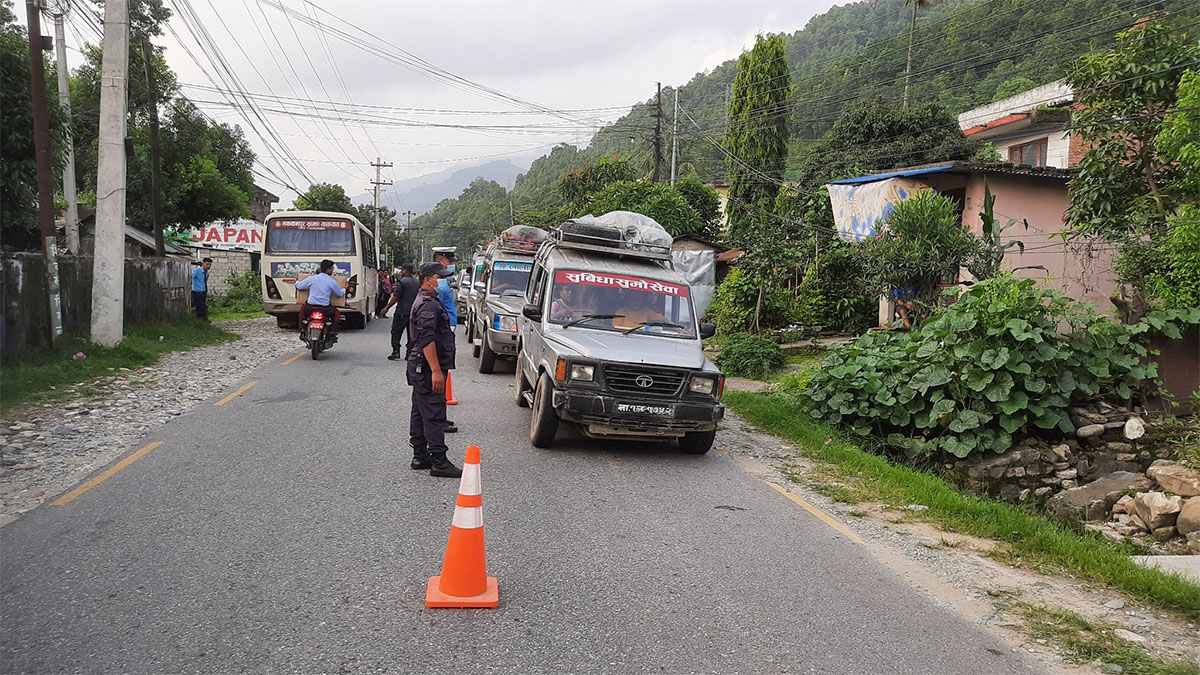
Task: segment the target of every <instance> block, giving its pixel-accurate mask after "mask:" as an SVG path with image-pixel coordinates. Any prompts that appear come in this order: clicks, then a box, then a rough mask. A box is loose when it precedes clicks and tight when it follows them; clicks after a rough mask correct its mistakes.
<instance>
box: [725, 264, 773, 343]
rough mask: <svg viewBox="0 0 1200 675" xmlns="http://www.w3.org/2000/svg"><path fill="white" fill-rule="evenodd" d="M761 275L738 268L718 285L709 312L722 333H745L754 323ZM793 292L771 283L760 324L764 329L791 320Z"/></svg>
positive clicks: (764, 299)
mask: <svg viewBox="0 0 1200 675" xmlns="http://www.w3.org/2000/svg"><path fill="white" fill-rule="evenodd" d="M762 283H763V281H762V279H761V278H759V277H756V276H752V275H748V274H746V273H745V272H744V271H742V270H740V269H736V268H735V269H734V270H733V271H731V272H730V273H729V276H727V277H725V280H724V281H722V282H721V283H720V285H718V286H717V290H716V293H715V295H714V296H713V303H712V305H710V306H709V308H708V315H709V317H710V318H711V319H712V320H713V322H714V323H716V324H717V329H718V330H720V331H721V332H722V333H745V332H747V331H749V330H751V329H752V328H753V325H754V306H755V304H757V303H758V289H759V287H760V286H761V285H762ZM792 301H793V298H792V295H791V294H790V293H788V292H787V289H785V288H782V287H779V286H767V288H766V289H765V291H764V293H763V300H762V315H761V316H760V317H759V324H760V326H761V327H762V328H764V329H769V328H780V327H783V326H786V325H788V324H789V323H791V319H792Z"/></svg>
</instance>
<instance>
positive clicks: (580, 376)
mask: <svg viewBox="0 0 1200 675" xmlns="http://www.w3.org/2000/svg"><path fill="white" fill-rule="evenodd" d="M595 375H596V366H589V365H585V364H582V363H573V364H571V380H572V381H575V382H591V381H592V378H593V377H595Z"/></svg>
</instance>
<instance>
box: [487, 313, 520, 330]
mask: <svg viewBox="0 0 1200 675" xmlns="http://www.w3.org/2000/svg"><path fill="white" fill-rule="evenodd" d="M492 328H493V329H494V330H502V331H508V332H509V333H515V332H517V317H515V316H504V315H502V314H496V315H495V316H493V317H492Z"/></svg>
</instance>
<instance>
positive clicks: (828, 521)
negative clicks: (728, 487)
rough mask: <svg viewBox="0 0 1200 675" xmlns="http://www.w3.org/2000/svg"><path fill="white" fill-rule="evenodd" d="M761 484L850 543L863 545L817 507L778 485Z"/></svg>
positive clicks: (767, 482)
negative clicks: (794, 503)
mask: <svg viewBox="0 0 1200 675" xmlns="http://www.w3.org/2000/svg"><path fill="white" fill-rule="evenodd" d="M763 482H764V483H766V484H767V485H770V486H771V487H773V488H775V491H776V492H778V493H779V494H781V495H783V496H784V497H787V498H788V499H790V500H792V501H793V502H796V503H797V504H799V505H800V508H802V509H804V510H805V511H808V512H809V513H811V514H813V515H814V516H816V517H817V518H820V519H821V522H823V523H825V524H826V525H828V526H830V527H832V528H833V529H835V530H837V531H838V532H841V533H842V534H844V535H846V538H847V539H849V540H850V541H852V542H854V543H856V544H861V543H863V540H862V539H859V538H858V535H856V534H854V533H853V532H851V531H850V530H848V529H846V526H845V525H843V524H841V523H839V522H838V521H836V520H834V519H833V518H832V517H830V516H829V515H827V514H826V513H825V512H824V511H822V510H821V509H818V508H817V507H815V506H813V505H812V504H809V503H808V502H806V501H804V500H803V499H801V498H799V497H797V496H796V495H794V494H792V493H790V492H788V491H787V490H785V489H783V488H781V487H779V486H778V485H776V484H774V483H772V482H770V481H765V480H764V481H763Z"/></svg>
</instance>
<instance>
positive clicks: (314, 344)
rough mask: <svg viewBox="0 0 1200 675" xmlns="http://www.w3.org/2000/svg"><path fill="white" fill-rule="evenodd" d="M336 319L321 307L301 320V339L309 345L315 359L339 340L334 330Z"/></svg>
mask: <svg viewBox="0 0 1200 675" xmlns="http://www.w3.org/2000/svg"><path fill="white" fill-rule="evenodd" d="M335 321H337V318H336V317H335V316H329V315H326V313H325V312H324V311H323V310H320V309H314V310H312V311H311V312H309V314H308V318H302V319H301V320H300V339H301V340H303V341H304V344H305V345H307V346H308V349H309V352H310V353H311V354H312V359H313V361H316V360H317V358H318V357H319V356H321V352H323V351H325V350H326V349H329V348H330V347H332V346H333V345H334V344H335V343H336V342H337V335H336V334H335V333H334V332H333V327H334V322H335Z"/></svg>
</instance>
